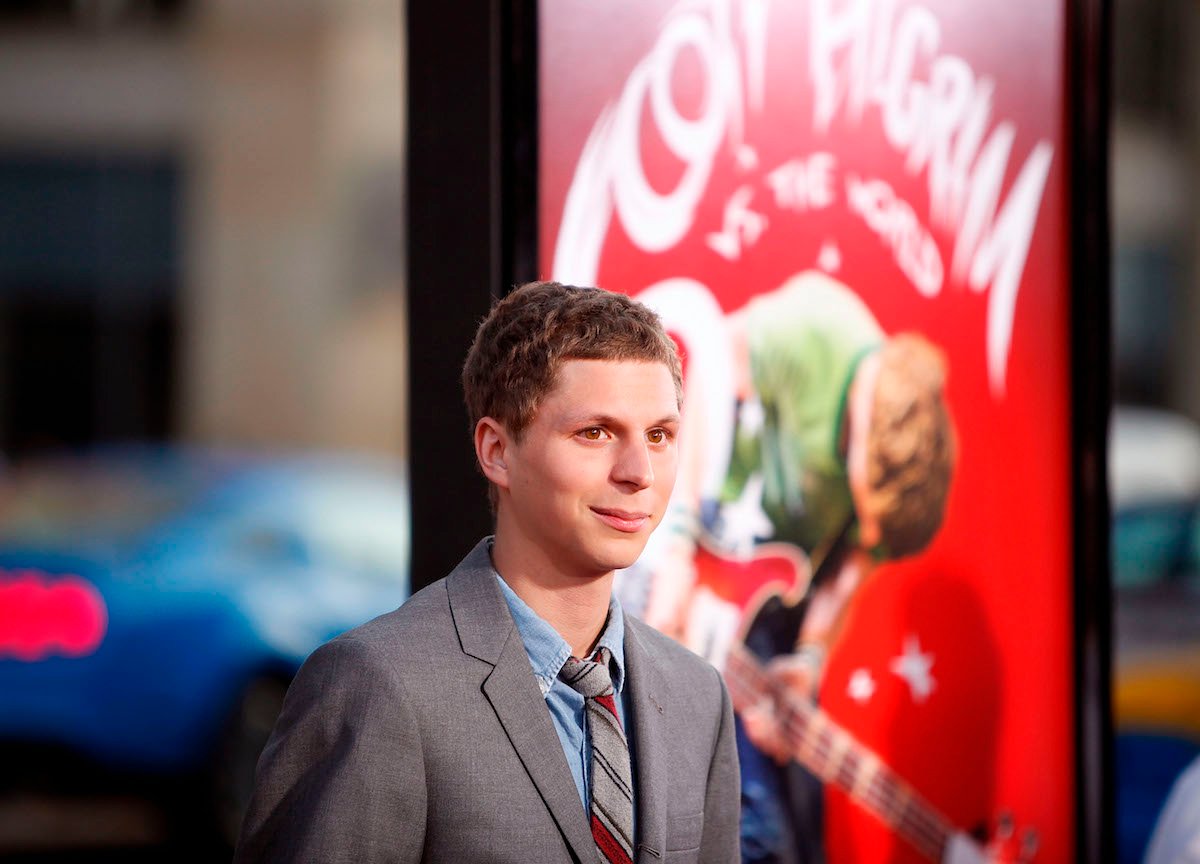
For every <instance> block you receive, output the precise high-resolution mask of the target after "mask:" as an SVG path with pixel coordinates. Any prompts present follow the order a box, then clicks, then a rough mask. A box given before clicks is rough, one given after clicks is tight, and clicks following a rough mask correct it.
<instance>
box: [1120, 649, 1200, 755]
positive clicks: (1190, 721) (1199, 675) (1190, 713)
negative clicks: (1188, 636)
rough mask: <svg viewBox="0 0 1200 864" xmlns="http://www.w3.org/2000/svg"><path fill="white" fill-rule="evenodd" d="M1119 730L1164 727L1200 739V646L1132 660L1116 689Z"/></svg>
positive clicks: (1123, 672) (1121, 673)
mask: <svg viewBox="0 0 1200 864" xmlns="http://www.w3.org/2000/svg"><path fill="white" fill-rule="evenodd" d="M1113 709H1114V719H1115V721H1116V725H1117V728H1118V729H1122V730H1126V729H1132V728H1139V729H1148V728H1153V729H1165V730H1173V731H1175V732H1176V733H1177V734H1180V735H1186V736H1187V737H1192V738H1196V739H1198V740H1200V649H1195V650H1190V651H1187V652H1180V653H1178V654H1172V655H1170V656H1162V657H1155V658H1153V659H1147V660H1143V661H1140V662H1136V663H1130V664H1128V665H1127V666H1125V667H1123V668H1122V669H1120V670H1119V672H1118V674H1117V679H1116V686H1115V687H1114V691H1113Z"/></svg>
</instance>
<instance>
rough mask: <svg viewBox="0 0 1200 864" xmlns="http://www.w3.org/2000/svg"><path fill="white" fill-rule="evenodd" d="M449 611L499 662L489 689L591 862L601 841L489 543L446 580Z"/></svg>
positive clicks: (578, 852)
mask: <svg viewBox="0 0 1200 864" xmlns="http://www.w3.org/2000/svg"><path fill="white" fill-rule="evenodd" d="M446 591H447V593H448V595H449V597H450V611H451V614H452V615H453V617H454V626H455V628H456V629H457V630H458V637H459V642H460V643H461V645H462V649H463V651H464V652H465V653H467V654H470V655H471V656H472V657H475V658H477V659H479V660H482V661H484V662H485V663H489V664H491V665H492V667H493V669H492V670H491V672H490V673H489V674H488V675H487V677H486V678H485V679H484V682H483V692H484V695H485V696H486V697H487V699H488V702H490V703H491V706H492V709H493V710H494V711H495V712H496V717H497V718H498V719H499V720H500V724H501V725H502V726H503V727H504V731H505V733H506V734H507V735H508V739H509V741H511V742H512V745H513V749H514V750H516V751H517V756H518V757H520V759H521V763H522V764H523V765H524V766H525V770H526V771H527V772H528V774H529V777H530V779H531V780H532V781H533V784H534V785H535V786H536V787H537V790H538V793H539V794H540V795H541V797H542V801H543V802H544V803H545V805H546V807H547V808H548V809H549V810H550V814H551V816H553V817H554V821H555V823H556V824H557V825H558V830H559V831H561V832H562V834H563V837H564V838H565V839H566V841H567V843H568V844H569V845H570V847H571V850H572V852H573V853H574V855H575V858H576V860H577V861H581V862H582V861H592V860H594V859H595V856H596V846H595V842H594V841H593V840H592V833H591V829H590V827H589V825H588V819H587V815H586V814H585V813H584V811H583V804H582V803H581V802H580V800H579V790H578V789H576V787H575V780H574V779H573V778H572V776H571V769H570V768H569V767H568V766H567V759H566V756H564V755H563V750H562V742H561V741H560V740H559V738H558V733H557V732H555V730H554V721H552V720H551V719H550V712H549V711H547V710H546V702H545V698H544V697H543V696H542V693H541V690H539V689H538V686H537V681H536V679H535V678H534V676H533V670H532V669H531V668H530V665H529V655H528V654H526V653H525V644H524V642H522V641H521V634H520V633H519V632H517V628H516V625H515V624H514V623H513V620H512V616H511V615H510V614H509V611H508V606H507V604H505V602H504V596H503V595H502V594H501V593H500V586H498V585H497V584H496V576H495V571H494V570H493V569H492V562H491V556H490V555H489V554H488V549H487V541H486V540H485V541H481V542H480V543H479V545H478V546H476V547H475V548H474V549H473V550H472V551H471V553H470V554H469V555H467V557H466V558H464V559H463V561H462V563H461V564H459V565H458V567H456V568H455V569H454V571H453V572H452V573H451V574H450V576H449V577H448V578H447V580H446Z"/></svg>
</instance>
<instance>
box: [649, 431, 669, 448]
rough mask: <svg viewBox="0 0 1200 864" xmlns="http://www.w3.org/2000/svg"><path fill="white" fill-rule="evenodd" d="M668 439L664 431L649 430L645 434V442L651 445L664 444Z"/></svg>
mask: <svg viewBox="0 0 1200 864" xmlns="http://www.w3.org/2000/svg"><path fill="white" fill-rule="evenodd" d="M669 439H670V436H669V435H667V430H666V429H651V430H650V431H649V432H647V433H646V440H647V441H649V442H650V443H651V444H665V443H666V442H667V441H668V440H669Z"/></svg>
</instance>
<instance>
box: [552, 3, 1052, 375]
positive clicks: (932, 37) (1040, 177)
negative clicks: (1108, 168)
mask: <svg viewBox="0 0 1200 864" xmlns="http://www.w3.org/2000/svg"><path fill="white" fill-rule="evenodd" d="M897 6H898V4H897V2H896V0H811V2H810V3H809V8H810V10H811V12H810V21H809V24H810V38H809V45H808V48H809V56H808V69H809V72H810V75H811V81H812V86H813V97H814V98H813V124H814V128H815V130H816V131H817V132H818V134H824V133H826V132H827V131H828V130H829V129H830V128H831V126H832V124H833V123H834V121H835V120H837V119H838V118H839V117H843V118H845V119H848V120H849V121H851V122H857V121H859V120H860V119H861V118H862V117H863V116H864V113H865V112H867V111H870V110H874V111H878V112H879V116H880V120H881V123H882V127H883V130H884V139H885V140H886V142H887V144H888V146H890V147H891V148H892V149H894V150H895V151H896V152H897V153H898V154H901V155H902V156H903V157H904V169H905V171H906V172H907V173H908V174H909V175H910V176H913V177H918V176H920V175H921V173H922V172H924V174H925V181H926V184H927V188H928V191H929V205H928V214H929V226H932V227H933V228H936V229H939V230H941V231H944V232H946V234H948V235H949V236H950V237H951V239H952V241H953V253H952V255H951V266H950V272H951V273H952V274H953V275H954V277H955V278H956V279H957V280H959V282H960V283H962V284H965V285H967V286H969V287H970V289H971V290H973V291H976V292H980V293H984V292H986V293H987V294H988V305H987V309H988V313H987V320H986V328H985V332H986V356H987V367H988V375H989V380H990V384H991V387H992V390H993V392H994V393H996V394H997V395H1002V394H1003V392H1004V382H1005V373H1006V369H1007V364H1008V354H1009V347H1010V345H1011V341H1012V328H1013V320H1014V315H1015V310H1016V302H1017V296H1018V293H1019V290H1020V285H1021V278H1022V275H1023V273H1024V270H1025V264H1026V260H1027V258H1028V254H1029V248H1030V244H1031V242H1032V237H1033V230H1034V227H1035V225H1036V223H1037V217H1038V213H1039V211H1040V209H1041V202H1042V198H1043V193H1044V191H1045V185H1046V182H1047V178H1048V176H1049V172H1050V166H1051V163H1052V161H1053V156H1054V148H1053V146H1052V145H1051V144H1050V143H1049V142H1047V141H1044V140H1041V141H1036V142H1035V143H1034V144H1033V145H1032V147H1031V148H1030V150H1029V152H1028V153H1026V154H1025V155H1024V159H1023V161H1020V162H1019V168H1017V169H1016V170H1015V172H1014V171H1011V170H1010V167H1011V166H1010V163H1012V164H1018V163H1017V161H1016V160H1019V159H1020V157H1019V156H1014V143H1015V141H1016V138H1017V129H1016V126H1015V124H1014V123H1013V122H1011V121H1010V120H1007V119H1003V118H1000V119H994V118H993V116H992V114H993V94H994V91H995V82H994V81H993V80H992V79H991V78H989V77H987V76H980V75H977V74H976V73H975V71H974V70H973V69H972V68H971V66H970V64H969V63H967V61H966V60H964V59H963V58H961V57H958V56H955V55H953V54H950V53H946V52H942V51H941V50H940V49H941V41H942V28H941V24H940V22H939V20H938V18H937V17H936V16H935V15H934V14H933V13H932V12H931V11H930V10H929V9H927V8H925V7H924V6H921V5H919V4H911V5H906V6H904V8H903V9H897ZM769 8H770V6H769V3H768V2H766V0H708V2H686V3H681V4H679V5H678V6H676V7H675V9H674V10H673V11H672V12H671V13H670V14H669V15H668V16H667V18H666V19H665V21H664V23H663V26H662V29H661V30H660V32H659V35H658V38H657V40H656V41H655V44H654V46H653V48H652V49H651V50H650V51H649V52H648V53H647V54H646V56H645V57H644V58H643V59H642V60H641V61H640V62H639V63H638V64H637V66H635V67H634V69H633V71H632V72H631V73H630V75H629V78H628V79H627V80H626V82H625V84H624V86H623V88H622V90H621V93H620V95H619V96H618V97H617V99H616V100H615V102H613V103H612V104H610V105H608V106H607V107H606V108H605V109H604V110H603V111H602V112H601V114H600V116H599V118H598V119H597V121H596V123H595V125H594V126H593V128H592V132H591V134H590V136H589V137H588V140H587V142H586V144H585V146H584V148H583V152H582V154H581V156H580V159H579V162H578V164H577V166H576V170H575V174H574V177H573V179H572V182H571V185H570V187H569V189H568V192H567V198H566V205H565V209H564V212H563V218H562V222H561V224H560V228H559V236H558V241H557V244H556V247H555V251H554V262H553V274H554V276H555V278H558V279H562V280H564V281H571V282H582V283H587V284H592V283H594V282H595V281H596V274H597V271H598V269H599V263H600V254H601V249H602V248H603V245H604V239H605V237H606V236H607V234H608V230H609V228H610V225H611V223H612V221H613V219H614V218H615V219H616V220H617V221H618V222H619V223H620V225H621V227H622V228H623V229H624V231H625V232H626V234H627V235H628V236H629V238H630V240H631V241H632V242H633V243H634V245H635V246H636V247H637V248H639V249H641V250H643V251H645V252H648V253H652V254H655V253H661V252H665V251H667V250H670V249H672V248H674V247H675V246H676V245H677V244H679V243H680V242H681V241H682V240H683V239H684V238H685V237H686V236H687V235H688V234H689V232H691V231H692V230H693V229H694V228H695V227H696V226H695V222H696V218H697V211H698V208H699V205H700V203H701V201H702V200H703V198H704V196H705V194H706V193H707V192H708V187H709V181H710V179H711V176H712V171H713V166H714V162H715V160H716V159H717V158H718V155H719V154H720V153H721V151H722V147H723V146H724V147H726V148H728V156H727V157H726V158H728V159H729V160H731V163H732V164H734V165H736V166H737V167H738V169H739V170H740V171H742V172H750V171H753V170H755V168H756V166H757V156H756V155H755V150H754V148H753V147H752V146H751V144H750V143H749V142H747V141H746V140H745V130H746V112H747V110H750V111H755V112H758V111H762V110H763V108H764V105H765V87H766V78H765V75H766V68H767V59H768V58H767V49H768V45H769V36H770V28H769V26H768V14H769ZM788 48H789V50H791V48H790V46H788ZM685 53H687V54H689V55H691V58H692V59H695V60H697V61H698V65H699V68H700V70H701V73H700V75H701V79H702V80H701V82H700V84H701V85H702V89H703V93H704V98H703V100H702V104H701V106H700V109H699V112H698V114H697V115H696V116H686V115H685V113H684V111H682V110H681V109H680V106H678V105H677V104H676V103H675V101H674V96H673V93H672V87H671V81H672V76H673V75H674V73H675V71H676V68H677V66H678V64H679V63H680V61H681V58H683V57H684V55H685ZM647 122H648V123H649V129H645V128H643V124H645V123H647ZM647 132H648V133H649V134H651V135H652V136H654V137H657V139H658V140H659V141H661V143H662V144H663V146H664V147H665V149H666V151H667V152H668V153H669V154H670V156H671V157H672V158H674V159H676V160H678V163H679V166H680V169H681V170H680V173H679V175H678V179H677V180H676V181H675V183H674V185H673V186H672V187H671V188H670V189H667V190H665V191H659V190H658V189H656V188H655V187H654V186H653V185H652V184H651V182H650V181H649V179H648V177H647V174H646V166H645V165H644V164H643V161H642V140H643V135H644V134H645V133H647ZM837 167H838V166H837V161H836V159H835V157H834V156H833V155H832V154H831V153H828V152H823V151H821V152H816V153H812V154H809V155H808V156H806V157H803V158H800V157H797V158H792V159H789V160H787V161H785V162H783V163H782V164H780V165H778V166H777V167H775V168H774V169H772V170H771V171H769V172H767V173H766V174H765V175H758V181H759V182H761V183H762V184H763V185H764V186H765V187H766V190H767V191H768V192H769V195H770V198H771V200H772V202H773V203H774V205H775V207H776V208H777V209H779V210H783V211H789V212H793V213H804V212H812V211H817V210H822V209H825V208H828V207H829V206H831V205H832V204H833V203H834V202H835V200H836V197H837V192H836V189H837V185H836V182H835V180H836V177H835V174H836V171H837ZM1012 173H1015V180H1014V181H1013V182H1012V185H1011V186H1010V187H1009V188H1008V191H1007V194H1006V195H1005V194H1003V193H1004V181H1005V178H1006V176H1009V175H1010V174H1012ZM846 183H847V185H846V192H847V199H846V203H847V205H848V206H849V207H850V208H851V210H852V212H853V213H855V214H856V215H858V216H859V217H860V218H863V219H864V221H865V222H866V224H867V225H869V226H870V227H871V229H872V231H874V232H875V233H876V234H878V235H879V236H880V238H881V239H882V240H883V241H884V243H885V244H886V245H887V246H888V247H889V249H890V250H891V253H892V256H893V259H894V260H895V262H896V264H897V266H898V267H899V269H900V271H901V272H902V273H903V274H904V276H905V277H906V278H907V279H908V280H909V281H910V282H911V283H912V284H913V286H914V288H915V289H916V291H917V292H918V293H920V294H921V295H922V296H924V297H928V298H932V297H936V296H937V295H938V294H940V292H941V290H942V288H943V283H944V281H945V276H946V274H945V270H944V264H943V261H942V256H941V254H940V252H939V250H938V249H937V246H936V244H935V241H934V239H933V235H932V234H931V231H930V227H928V226H926V225H925V224H924V223H922V221H921V220H920V219H919V218H918V215H917V213H918V211H917V210H916V209H915V208H914V207H913V206H912V204H911V203H910V202H907V201H905V200H903V199H901V198H899V197H898V196H897V195H896V194H895V192H894V189H893V187H892V186H891V185H890V184H888V183H886V182H884V181H882V180H869V181H868V180H859V179H858V178H849V177H847V178H846ZM753 200H754V188H753V186H752V185H750V184H743V185H740V186H739V187H738V188H737V189H736V190H735V191H734V192H733V193H732V195H731V196H730V197H729V199H728V200H727V202H726V204H725V207H724V208H723V210H722V214H721V221H720V224H714V225H708V226H703V227H704V229H705V234H704V238H705V241H706V243H707V245H708V247H709V248H710V249H712V250H713V251H714V252H716V253H717V254H718V255H721V256H722V257H723V258H725V259H727V260H731V261H736V260H740V258H741V257H742V256H743V255H744V254H745V252H746V250H747V249H748V248H749V247H750V246H753V245H754V244H755V243H756V242H757V241H758V239H759V238H760V236H761V235H762V234H763V232H764V231H766V230H767V228H768V224H769V223H768V221H767V220H768V215H767V214H766V213H764V212H761V210H760V209H754V208H752V207H751V202H752V201H753Z"/></svg>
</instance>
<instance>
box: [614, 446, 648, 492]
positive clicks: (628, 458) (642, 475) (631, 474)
mask: <svg viewBox="0 0 1200 864" xmlns="http://www.w3.org/2000/svg"><path fill="white" fill-rule="evenodd" d="M613 479H614V480H616V481H617V482H618V483H627V484H629V485H631V486H634V487H635V488H637V489H645V488H646V487H647V486H649V485H650V484H651V483H653V482H654V466H653V465H651V464H650V448H649V447H648V446H647V445H646V443H645V442H644V441H630V442H628V443H626V444H625V445H624V446H622V447H621V453H620V456H619V457H618V459H617V463H616V465H614V466H613Z"/></svg>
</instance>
